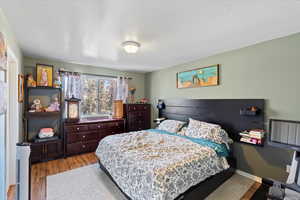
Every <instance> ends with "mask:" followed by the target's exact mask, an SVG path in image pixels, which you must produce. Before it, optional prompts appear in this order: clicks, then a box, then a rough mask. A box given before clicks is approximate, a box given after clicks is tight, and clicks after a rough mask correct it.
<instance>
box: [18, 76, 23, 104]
mask: <svg viewBox="0 0 300 200" xmlns="http://www.w3.org/2000/svg"><path fill="white" fill-rule="evenodd" d="M18 101H19V103H22V102H23V101H24V76H23V75H22V74H19V75H18Z"/></svg>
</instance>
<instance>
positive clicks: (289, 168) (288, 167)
mask: <svg viewBox="0 0 300 200" xmlns="http://www.w3.org/2000/svg"><path fill="white" fill-rule="evenodd" d="M290 171H291V165H286V172H287V173H290Z"/></svg>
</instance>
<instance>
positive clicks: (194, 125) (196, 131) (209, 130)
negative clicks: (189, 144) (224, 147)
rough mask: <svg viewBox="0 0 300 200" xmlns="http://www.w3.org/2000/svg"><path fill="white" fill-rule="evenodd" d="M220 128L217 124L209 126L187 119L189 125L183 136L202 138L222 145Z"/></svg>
mask: <svg viewBox="0 0 300 200" xmlns="http://www.w3.org/2000/svg"><path fill="white" fill-rule="evenodd" d="M221 130H222V129H221V126H219V125H217V124H211V123H207V122H203V121H198V120H194V119H192V118H190V119H189V125H188V127H187V130H186V131H185V135H186V136H188V137H194V138H202V139H206V140H211V141H213V142H216V143H219V144H221V143H223V138H222V135H221Z"/></svg>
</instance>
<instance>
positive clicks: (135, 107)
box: [128, 104, 149, 111]
mask: <svg viewBox="0 0 300 200" xmlns="http://www.w3.org/2000/svg"><path fill="white" fill-rule="evenodd" d="M148 108H149V105H143V104H134V105H128V111H144V110H147V109H148Z"/></svg>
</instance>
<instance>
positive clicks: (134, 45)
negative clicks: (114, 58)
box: [122, 41, 141, 53]
mask: <svg viewBox="0 0 300 200" xmlns="http://www.w3.org/2000/svg"><path fill="white" fill-rule="evenodd" d="M140 46H141V44H140V43H138V42H134V41H125V42H123V43H122V47H123V48H124V50H125V51H126V52H127V53H136V52H137V51H138V50H139V48H140Z"/></svg>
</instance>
